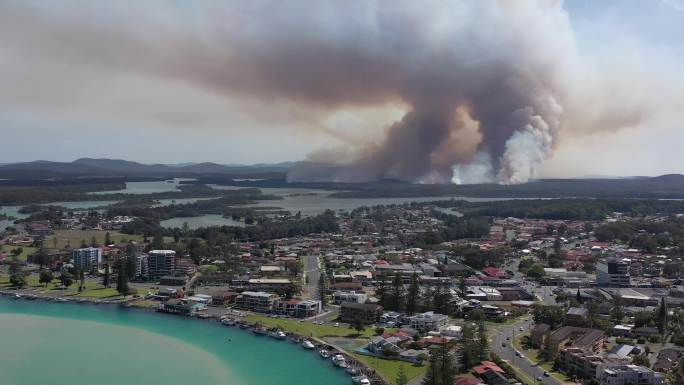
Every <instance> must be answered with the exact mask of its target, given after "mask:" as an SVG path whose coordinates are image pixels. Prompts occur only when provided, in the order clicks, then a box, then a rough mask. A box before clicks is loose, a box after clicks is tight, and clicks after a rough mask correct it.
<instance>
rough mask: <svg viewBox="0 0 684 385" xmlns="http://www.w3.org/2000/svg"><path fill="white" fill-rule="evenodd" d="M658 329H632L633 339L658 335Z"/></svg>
mask: <svg viewBox="0 0 684 385" xmlns="http://www.w3.org/2000/svg"><path fill="white" fill-rule="evenodd" d="M658 333H659V331H658V329H656V328H654V327H650V326H642V327H638V328H634V329H632V335H633V336H635V337H647V338H648V337H650V336H654V335H656V334H658Z"/></svg>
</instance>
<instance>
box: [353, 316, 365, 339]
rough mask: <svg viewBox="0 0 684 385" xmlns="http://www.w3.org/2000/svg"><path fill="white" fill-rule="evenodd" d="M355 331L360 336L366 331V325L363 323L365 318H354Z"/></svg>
mask: <svg viewBox="0 0 684 385" xmlns="http://www.w3.org/2000/svg"><path fill="white" fill-rule="evenodd" d="M353 326H354V330H356V332H357V333H358V334H359V335H360V334H361V333H363V332H364V330H366V324H365V323H364V322H363V318H361V317H356V318H354V325H353Z"/></svg>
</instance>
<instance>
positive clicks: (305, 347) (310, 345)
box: [302, 340, 316, 349]
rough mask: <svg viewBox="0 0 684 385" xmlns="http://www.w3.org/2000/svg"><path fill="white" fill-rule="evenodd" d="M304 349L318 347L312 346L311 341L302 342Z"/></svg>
mask: <svg viewBox="0 0 684 385" xmlns="http://www.w3.org/2000/svg"><path fill="white" fill-rule="evenodd" d="M302 347H303V348H304V349H313V348H315V347H316V346H315V345H314V344H312V343H311V341H309V340H304V342H302Z"/></svg>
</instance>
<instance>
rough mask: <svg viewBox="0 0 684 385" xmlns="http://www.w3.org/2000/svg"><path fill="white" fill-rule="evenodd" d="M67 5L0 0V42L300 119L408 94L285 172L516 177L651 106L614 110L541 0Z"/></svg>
mask: <svg viewBox="0 0 684 385" xmlns="http://www.w3.org/2000/svg"><path fill="white" fill-rule="evenodd" d="M67 3H68V2H67ZM75 4H76V3H73V4H72V5H74V7H68V6H66V7H59V8H58V9H56V7H55V6H54V5H51V4H48V3H40V2H38V3H33V2H24V1H6V2H3V4H2V5H0V7H1V9H0V11H1V12H0V36H1V37H0V44H1V46H0V47H1V48H2V51H0V52H5V53H6V54H7V53H11V54H20V55H26V56H29V57H30V56H31V55H39V53H41V54H44V53H45V52H49V53H50V54H51V56H50V57H51V58H53V60H55V63H52V64H50V66H57V65H61V66H65V65H66V66H68V65H69V64H70V63H78V65H82V66H84V67H87V68H89V69H92V68H98V69H106V70H107V71H109V73H121V72H125V73H134V74H138V75H140V76H144V77H149V78H154V79H158V80H161V81H174V82H181V83H184V84H188V85H190V86H191V87H193V88H197V89H201V90H202V91H203V92H207V93H211V94H216V95H219V96H222V97H225V98H226V99H231V100H232V99H244V100H248V101H249V103H250V105H254V104H257V105H260V106H262V105H270V104H273V105H276V104H277V105H283V104H288V105H292V106H293V109H295V110H296V111H297V113H296V114H297V115H298V116H300V117H302V121H305V120H310V121H311V122H309V123H307V124H306V125H307V126H308V127H314V128H313V129H317V128H315V127H316V126H317V124H316V121H317V120H319V119H320V118H322V117H323V116H325V114H326V113H329V112H331V111H337V110H340V109H352V110H353V109H354V108H358V107H367V106H376V105H377V106H379V105H384V104H388V103H398V104H402V105H404V106H406V113H405V115H404V116H403V117H402V118H401V119H400V120H398V121H396V122H394V123H391V124H390V125H389V128H387V130H386V132H385V134H384V136H383V138H382V139H380V140H376V141H367V142H361V143H359V141H358V140H357V139H351V138H349V137H348V136H346V135H345V134H344V133H339V132H329V134H331V135H332V136H335V137H337V138H338V139H340V140H342V141H345V142H347V143H348V146H349V148H347V149H346V150H345V151H344V156H338V155H339V152H338V151H340V150H336V149H333V150H330V152H329V153H325V152H318V153H317V154H316V155H315V156H312V161H314V162H311V163H310V164H307V165H305V166H303V167H302V168H300V169H298V170H294V171H293V172H292V173H291V175H290V176H289V178H290V179H291V180H298V181H306V180H321V179H325V180H336V181H369V180H378V179H383V178H397V179H401V180H408V181H416V182H440V183H448V182H451V181H456V182H481V181H498V182H501V183H521V182H525V181H527V180H528V179H530V178H533V177H534V176H535V175H536V173H537V169H538V167H539V166H540V165H541V163H542V162H544V160H545V159H546V158H547V157H548V156H549V155H550V154H551V153H552V151H553V149H554V147H555V146H557V142H558V140H559V137H560V135H561V132H593V131H596V130H614V129H619V128H621V127H624V126H629V125H633V124H636V123H638V122H639V121H641V120H642V119H643V118H644V117H645V116H648V115H649V114H652V113H653V111H654V110H656V109H657V107H659V106H660V105H659V104H658V103H645V102H644V100H643V99H644V98H648V96H643V97H634V96H631V97H630V100H629V101H628V107H629V110H628V111H625V100H624V99H623V98H621V97H620V96H619V95H617V96H616V92H615V90H616V89H617V90H618V91H620V90H624V89H627V88H628V87H629V85H628V82H625V81H623V80H624V79H623V78H611V77H610V76H607V77H604V76H603V74H600V73H597V72H596V70H595V68H594V67H593V66H592V65H591V64H588V63H587V62H586V61H585V60H584V59H583V58H582V57H581V56H580V54H579V53H578V50H577V47H576V44H575V41H574V35H573V31H572V28H571V25H570V22H569V20H568V15H567V14H566V12H565V11H564V10H563V9H562V4H561V2H559V1H554V0H548V1H544V0H539V1H497V2H494V1H492V2H489V1H448V2H445V1H428V2H423V1H421V2H416V1H396V0H393V1H363V2H342V1H313V2H291V3H288V4H283V3H282V2H277V1H232V2H216V3H215V2H206V3H205V2H202V3H193V4H187V5H185V6H179V5H172V3H167V2H158V3H157V2H145V3H136V5H135V7H132V6H129V7H126V6H120V5H119V6H117V5H105V4H103V3H99V4H97V3H78V4H79V7H76V6H75ZM62 5H64V4H62ZM54 58H57V59H54ZM94 76H96V75H94ZM588 80H590V81H591V82H592V83H591V84H588V83H587V81H588ZM630 81H634V79H633V78H632V79H630ZM606 84H610V85H611V90H612V91H611V92H610V93H611V94H612V95H613V97H611V98H606V99H605V100H604V99H603V96H605V95H606V93H605V92H603V91H597V90H603V89H606V87H605V85H606ZM617 94H619V92H617ZM31 96H32V95H28V96H27V97H31ZM49 96H50V95H46V94H42V96H41V97H43V98H48V99H49ZM59 97H60V95H59V93H57V94H56V95H54V98H55V99H58V98H59ZM599 97H601V99H600V100H598V99H599ZM0 98H1V96H0ZM583 104H590V105H591V106H590V107H589V108H584V107H583V106H582V105H583ZM216 108H217V109H219V108H220V106H217V107H216ZM258 113H259V112H258V108H256V109H255V112H254V114H258ZM304 116H307V117H308V119H307V118H304ZM182 118H183V121H184V122H185V121H187V120H190V121H192V119H193V118H192V117H188V116H185V115H183V116H182ZM272 119H273V120H276V119H277V117H274V118H272ZM320 127H322V126H319V128H320ZM320 129H321V130H323V131H325V130H326V129H325V128H320ZM378 129H379V130H380V129H382V127H378ZM340 159H344V161H341V162H338V163H339V164H335V165H329V164H325V165H322V164H320V163H317V162H315V161H316V160H325V161H326V162H327V161H331V160H332V161H337V160H340Z"/></svg>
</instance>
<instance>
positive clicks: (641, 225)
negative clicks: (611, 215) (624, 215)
mask: <svg viewBox="0 0 684 385" xmlns="http://www.w3.org/2000/svg"><path fill="white" fill-rule="evenodd" d="M594 236H595V237H596V239H598V240H599V241H604V242H612V241H621V242H623V243H625V244H628V245H630V246H631V247H634V248H638V249H641V250H643V251H645V252H647V253H653V252H655V251H656V250H657V249H658V248H661V247H674V249H673V250H672V251H673V252H674V253H681V252H682V250H684V221H682V220H681V219H678V218H675V219H669V220H667V221H662V222H653V221H621V222H613V223H606V224H603V225H601V226H598V227H596V228H595V229H594Z"/></svg>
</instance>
